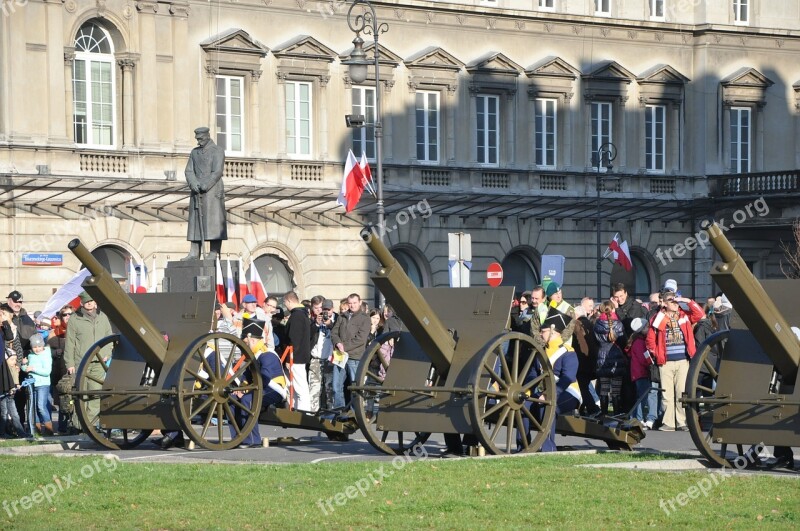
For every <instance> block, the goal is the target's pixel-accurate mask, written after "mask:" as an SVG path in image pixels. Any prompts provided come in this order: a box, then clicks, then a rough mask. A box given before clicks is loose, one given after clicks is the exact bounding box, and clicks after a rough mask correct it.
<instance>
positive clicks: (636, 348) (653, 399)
mask: <svg viewBox="0 0 800 531" xmlns="http://www.w3.org/2000/svg"><path fill="white" fill-rule="evenodd" d="M631 331H632V332H633V333H632V334H631V336H630V337H629V338H628V344H627V346H626V348H625V352H626V354H628V357H630V359H631V381H632V382H633V383H634V385H635V386H636V398H637V405H636V409H635V411H634V416H635V418H636V420H638V421H639V422H641V423H643V424H644V425H645V427H647V429H649V430H651V429H653V425H654V424H655V422H656V419H657V418H658V390H657V388H658V386H657V385H656V389H653V382H652V380H651V379H650V366H651V365H653V358H652V357H651V356H650V352H648V351H647V345H646V341H645V338H646V337H647V321H646V320H645V319H642V318H641V317H637V318H636V319H634V320H633V321H631ZM644 395H647V398H646V399H642V397H643V396H644ZM645 403H647V420H645V416H644V404H645Z"/></svg>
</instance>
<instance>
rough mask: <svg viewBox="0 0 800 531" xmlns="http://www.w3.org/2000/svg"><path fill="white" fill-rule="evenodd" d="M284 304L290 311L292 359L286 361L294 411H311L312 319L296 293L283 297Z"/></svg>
mask: <svg viewBox="0 0 800 531" xmlns="http://www.w3.org/2000/svg"><path fill="white" fill-rule="evenodd" d="M283 303H284V304H285V305H286V308H287V309H288V310H289V320H288V321H286V341H287V346H290V347H292V358H291V362H290V360H288V359H287V360H285V362H286V363H287V364H288V365H289V370H290V372H291V385H292V392H293V393H294V404H293V409H295V410H299V411H311V393H310V392H309V389H308V364H309V362H310V361H311V319H309V317H308V311H307V310H306V307H305V306H303V305H302V304H300V298H299V297H298V296H297V293H295V292H294V291H288V292H286V294H285V295H284V296H283Z"/></svg>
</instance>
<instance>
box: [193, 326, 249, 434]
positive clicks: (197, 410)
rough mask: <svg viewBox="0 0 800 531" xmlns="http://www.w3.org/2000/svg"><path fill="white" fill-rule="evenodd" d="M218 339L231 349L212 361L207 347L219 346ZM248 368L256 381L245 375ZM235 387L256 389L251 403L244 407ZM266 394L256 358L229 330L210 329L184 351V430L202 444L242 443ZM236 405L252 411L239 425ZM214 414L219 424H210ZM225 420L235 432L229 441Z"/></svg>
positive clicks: (221, 343)
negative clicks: (198, 422)
mask: <svg viewBox="0 0 800 531" xmlns="http://www.w3.org/2000/svg"><path fill="white" fill-rule="evenodd" d="M225 343H230V345H226V344H225ZM209 344H210V345H209ZM220 345H222V346H223V347H224V348H223V350H227V347H230V355H228V359H227V361H226V363H225V364H224V366H223V364H222V363H221V362H220V359H219V358H218V357H216V356H214V358H213V361H209V360H208V359H206V352H207V351H208V349H209V347H211V348H213V350H214V352H220ZM209 354H210V352H209ZM239 354H241V356H242V357H243V358H244V361H243V362H242V363H241V364H239V366H238V367H237V366H236V362H235V361H234V360H235V358H238V357H239ZM234 368H235V370H234ZM248 369H249V372H248ZM246 374H250V375H251V376H250V377H251V378H252V374H255V375H258V377H256V378H254V379H255V381H254V382H247V381H244V380H243V379H242V378H243V377H244V376H246ZM237 378H238V379H240V381H239V383H237V382H235V380H236V379H237ZM234 392H242V393H252V396H253V401H252V403H251V407H249V408H247V407H245V406H244V404H242V402H241V400H240V398H238V397H236V396H235V395H234ZM263 396H264V394H263V382H262V380H261V376H260V373H259V365H258V361H257V360H256V357H255V356H254V355H253V353H252V352H251V351H250V349H249V348H248V347H247V345H245V344H244V341H242V340H241V339H239V338H237V337H235V336H232V335H230V334H221V333H211V334H206V335H204V336H200V337H199V338H197V339H196V340H195V341H194V342H192V344H191V345H189V347H188V348H187V349H186V351H185V352H184V354H183V361H182V362H181V372H180V375H179V377H178V416H179V420H180V422H181V426H182V427H183V431H184V432H185V433H186V435H188V436H189V438H190V439H191V440H193V441H194V442H195V443H196V444H198V445H199V446H202V447H203V448H206V449H208V450H230V449H231V448H235V447H237V446H239V444H241V443H242V441H244V439H245V437H247V436H248V435H249V434H250V432H251V431H253V428H254V427H255V426H256V423H257V422H258V417H259V414H260V413H261V400H262V398H263ZM233 406H237V407H240V408H242V409H243V410H246V411H247V412H249V416H248V418H247V422H245V424H244V426H243V427H241V428H239V426H238V425H237V424H236V422H235V421H234V416H233ZM195 416H199V417H200V420H201V423H202V427H201V428H200V430H199V431H198V430H197V429H195V427H194V426H192V418H194V417H195ZM214 420H216V426H213V425H212V422H213V421H214ZM225 423H227V424H228V425H229V426H232V427H233V429H234V431H235V432H236V435H235V436H234V437H231V438H230V439H229V440H227V441H226V440H225V432H226V431H229V428H228V427H227V426H225Z"/></svg>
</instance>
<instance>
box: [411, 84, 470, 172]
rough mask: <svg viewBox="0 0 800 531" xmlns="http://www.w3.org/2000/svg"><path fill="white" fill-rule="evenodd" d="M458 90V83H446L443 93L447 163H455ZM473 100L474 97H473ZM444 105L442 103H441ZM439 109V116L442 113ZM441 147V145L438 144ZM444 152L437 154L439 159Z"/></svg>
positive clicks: (441, 158)
mask: <svg viewBox="0 0 800 531" xmlns="http://www.w3.org/2000/svg"><path fill="white" fill-rule="evenodd" d="M457 90H458V85H456V84H455V83H453V84H452V85H447V91H446V93H445V102H446V103H447V114H446V115H445V119H446V120H447V132H446V134H447V140H446V141H445V142H446V145H447V164H448V165H455V163H456V113H457V112H458V108H457V105H458V98H456V91H457ZM473 100H474V98H473ZM473 106H474V101H472V102H471V103H470V107H473ZM442 107H444V105H442ZM442 110H443V109H440V112H439V116H441V115H442V113H441V111H442ZM414 148H415V149H414V153H416V141H415V142H414ZM440 149H441V146H440ZM443 155H444V153H440V154H439V160H442V161H443V162H444V160H443Z"/></svg>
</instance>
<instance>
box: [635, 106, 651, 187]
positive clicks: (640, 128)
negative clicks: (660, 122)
mask: <svg viewBox="0 0 800 531" xmlns="http://www.w3.org/2000/svg"><path fill="white" fill-rule="evenodd" d="M638 111H639V114H638V116H637V117H636V129H637V131H636V134H635V136H636V141H635V142H634V144H633V145H634V152H635V153H638V155H639V157H638V158H639V160H638V161H637V166H638V167H639V173H647V153H646V151H647V139H646V135H647V133H648V131H647V100H646V99H645V98H644V97H640V98H639V109H638ZM640 142H641V145H640V146H639V145H638V144H639V143H640Z"/></svg>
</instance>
